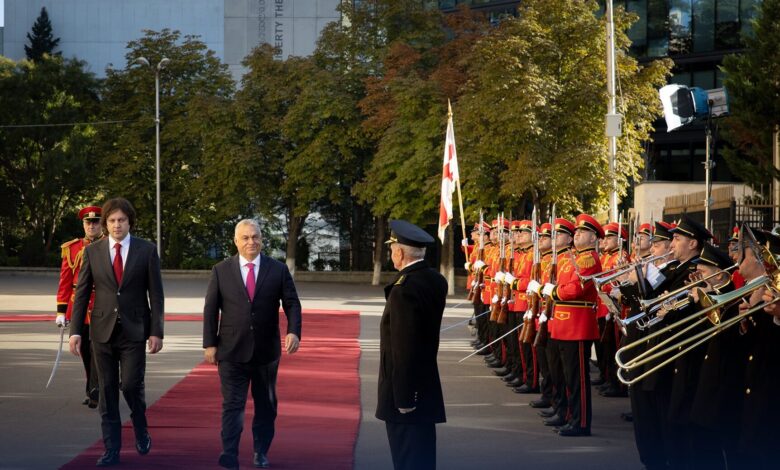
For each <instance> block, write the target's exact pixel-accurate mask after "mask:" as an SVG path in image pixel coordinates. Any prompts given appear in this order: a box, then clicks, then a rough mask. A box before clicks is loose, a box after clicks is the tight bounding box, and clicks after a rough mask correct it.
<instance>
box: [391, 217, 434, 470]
mask: <svg viewBox="0 0 780 470" xmlns="http://www.w3.org/2000/svg"><path fill="white" fill-rule="evenodd" d="M390 229H391V230H392V233H391V237H390V240H388V241H387V242H386V243H387V244H389V245H390V250H391V257H392V260H393V266H394V267H395V268H396V269H397V270H399V271H400V272H399V274H398V277H397V278H396V280H395V281H393V283H392V284H390V285H388V286H387V287H385V298H386V299H387V304H386V305H385V310H384V312H383V313H382V320H381V324H380V347H379V354H380V359H379V386H378V392H379V397H378V401H377V409H376V417H377V418H378V419H380V420H382V421H384V422H385V424H386V427H387V438H388V440H389V442H390V452H391V454H392V456H393V466H394V468H395V469H435V468H436V427H435V424H436V423H443V422H444V421H445V420H446V419H445V415H444V398H443V396H442V391H441V381H440V379H439V369H438V365H437V363H436V356H437V354H438V351H439V329H440V328H441V319H442V315H443V314H444V306H445V303H446V300H447V281H446V280H445V279H444V277H443V276H442V275H441V274H439V273H438V272H436V271H434V270H433V269H431V268H430V267H428V265H427V264H426V262H425V260H424V259H423V258H424V257H425V246H426V245H427V244H430V243H432V242H433V237H431V236H430V235H428V234H427V233H425V231H423V230H422V229H421V228H419V227H417V226H415V225H413V224H411V223H409V222H406V221H403V220H393V221H390Z"/></svg>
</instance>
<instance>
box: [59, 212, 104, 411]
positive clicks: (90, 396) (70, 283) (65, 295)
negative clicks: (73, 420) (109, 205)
mask: <svg viewBox="0 0 780 470" xmlns="http://www.w3.org/2000/svg"><path fill="white" fill-rule="evenodd" d="M78 215H79V219H81V222H82V224H83V227H84V237H82V238H75V239H73V240H71V241H69V242H67V243H64V244H63V245H62V266H61V267H60V282H59V286H58V288H57V317H56V320H55V322H56V324H57V326H58V327H60V328H64V327H65V325H66V324H67V323H70V318H71V313H72V311H73V296H74V295H75V293H76V283H77V282H78V279H79V270H80V269H81V262H82V259H83V256H84V249H85V248H86V247H87V245H89V244H90V243H92V242H93V241H95V240H97V239H99V238H101V237H102V236H103V230H102V228H101V226H100V207H97V206H88V207H85V208H83V209H81V210H80V211H79V214H78ZM94 302H95V293H94V292H93V293H92V297H91V298H90V300H89V307H88V310H87V316H86V318H85V320H84V332H85V335H84V341H82V342H81V361H82V362H83V364H84V372H85V375H86V398H84V401H83V402H82V404H84V405H87V406H89V407H90V408H97V405H98V392H99V391H98V377H97V369H96V367H95V365H94V364H93V363H94V360H93V359H92V352H91V351H92V350H91V348H90V341H89V317H90V313H91V312H92V306H93V304H94Z"/></svg>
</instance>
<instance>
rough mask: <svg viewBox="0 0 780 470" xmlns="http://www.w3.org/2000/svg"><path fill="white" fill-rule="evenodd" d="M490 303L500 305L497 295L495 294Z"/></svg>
mask: <svg viewBox="0 0 780 470" xmlns="http://www.w3.org/2000/svg"><path fill="white" fill-rule="evenodd" d="M490 302H492V303H494V304H497V303H498V295H496V294H493V298H492V299H490Z"/></svg>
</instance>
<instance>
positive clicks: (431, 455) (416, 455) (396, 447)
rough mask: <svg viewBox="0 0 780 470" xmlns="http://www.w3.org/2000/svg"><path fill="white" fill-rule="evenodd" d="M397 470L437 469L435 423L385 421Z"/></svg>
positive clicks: (394, 466)
mask: <svg viewBox="0 0 780 470" xmlns="http://www.w3.org/2000/svg"><path fill="white" fill-rule="evenodd" d="M385 426H386V428H387V440H388V441H389V442H390V453H391V454H392V456H393V468H394V469H395V470H436V425H435V424H434V423H416V424H405V423H391V422H385Z"/></svg>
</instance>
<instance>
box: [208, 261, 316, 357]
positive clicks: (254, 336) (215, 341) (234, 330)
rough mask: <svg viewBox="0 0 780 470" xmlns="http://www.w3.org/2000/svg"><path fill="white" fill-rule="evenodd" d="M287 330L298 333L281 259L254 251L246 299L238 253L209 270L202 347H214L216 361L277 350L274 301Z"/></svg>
mask: <svg viewBox="0 0 780 470" xmlns="http://www.w3.org/2000/svg"><path fill="white" fill-rule="evenodd" d="M280 302H281V304H282V308H283V309H284V313H285V315H286V316H287V333H294V334H295V335H297V336H298V338H300V337H301V302H300V301H299V300H298V293H297V292H296V290H295V283H294V282H293V279H292V276H290V271H289V270H288V269H287V265H286V264H284V263H280V262H279V261H276V260H275V259H272V258H269V257H267V256H265V255H261V257H260V268H259V269H258V271H257V282H256V284H255V296H254V301H252V302H250V301H249V295H248V294H247V292H246V287H245V286H244V281H243V279H241V268H240V266H239V258H238V255H236V256H233V257H231V258H228V259H226V260H225V261H222V262H220V263H218V264H217V265H216V266H214V268H213V269H212V270H211V280H209V286H208V289H207V291H206V305H205V306H204V308H203V347H204V348H208V347H212V346H216V347H217V360H218V361H231V362H249V361H251V360H255V361H258V362H260V363H263V364H268V363H270V362H273V361H275V360H277V359H278V358H279V356H280V355H281V339H280V335H279V303H280Z"/></svg>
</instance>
